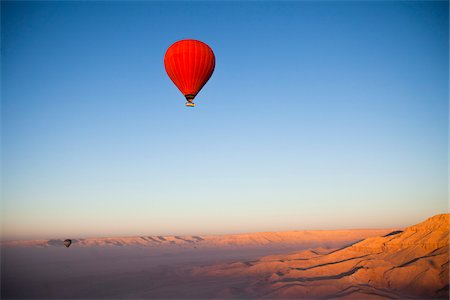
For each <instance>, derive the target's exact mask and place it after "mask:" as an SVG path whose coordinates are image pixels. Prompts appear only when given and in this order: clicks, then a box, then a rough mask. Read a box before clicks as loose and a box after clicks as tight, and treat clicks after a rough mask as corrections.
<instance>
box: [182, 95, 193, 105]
mask: <svg viewBox="0 0 450 300" xmlns="http://www.w3.org/2000/svg"><path fill="white" fill-rule="evenodd" d="M184 97H186V100H187V102H186V106H188V107H194V106H195V103H194V98H195V95H192V94H188V95H184Z"/></svg>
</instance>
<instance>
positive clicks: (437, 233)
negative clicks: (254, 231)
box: [192, 214, 449, 299]
mask: <svg viewBox="0 0 450 300" xmlns="http://www.w3.org/2000/svg"><path fill="white" fill-rule="evenodd" d="M448 241H449V215H448V214H442V215H437V216H434V217H432V218H429V219H428V220H426V221H424V222H422V223H420V224H417V225H414V226H411V227H407V228H406V229H405V230H404V231H394V232H392V233H390V234H386V235H384V236H380V237H372V238H367V239H365V240H363V241H361V242H358V243H355V244H353V245H351V246H348V247H345V248H342V249H337V250H334V251H329V250H328V251H327V250H326V249H318V250H317V251H314V250H308V251H303V252H299V253H294V254H290V255H278V256H268V257H264V258H261V259H259V260H257V261H249V262H236V263H232V264H225V265H216V266H209V267H202V268H196V269H194V270H193V271H192V274H193V275H194V276H205V277H208V278H211V277H222V278H230V279H232V280H233V282H234V285H233V286H232V287H227V289H224V290H223V291H221V292H220V293H219V294H218V296H219V297H227V298H228V297H243V298H250V297H257V298H307V299H311V298H340V299H341V298H342V299H362V298H364V299H385V298H391V299H392V298H394V299H398V298H401V299H404V298H420V299H437V298H442V299H448V297H449V248H448ZM239 279H241V280H242V281H241V284H239Z"/></svg>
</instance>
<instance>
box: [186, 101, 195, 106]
mask: <svg viewBox="0 0 450 300" xmlns="http://www.w3.org/2000/svg"><path fill="white" fill-rule="evenodd" d="M186 106H188V107H194V106H195V103H193V102H186Z"/></svg>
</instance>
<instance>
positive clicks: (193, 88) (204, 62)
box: [164, 40, 216, 107]
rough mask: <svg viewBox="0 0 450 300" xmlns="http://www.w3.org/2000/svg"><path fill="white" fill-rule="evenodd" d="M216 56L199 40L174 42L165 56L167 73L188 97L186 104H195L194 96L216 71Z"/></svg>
mask: <svg viewBox="0 0 450 300" xmlns="http://www.w3.org/2000/svg"><path fill="white" fill-rule="evenodd" d="M215 65H216V58H215V57H214V52H213V51H212V49H211V48H210V47H209V46H208V45H206V44H205V43H203V42H200V41H197V40H181V41H178V42H175V43H174V44H172V46H170V47H169V49H167V51H166V55H165V56H164V67H165V68H166V72H167V75H169V77H170V79H171V80H172V81H173V83H174V84H175V85H176V86H177V88H178V89H179V90H180V91H181V92H182V93H183V95H184V96H185V97H186V100H187V102H186V106H191V107H192V106H195V104H194V98H195V96H197V94H198V92H200V90H201V89H202V87H203V86H204V85H205V84H206V82H207V81H208V80H209V78H210V77H211V75H212V73H213V72H214V67H215Z"/></svg>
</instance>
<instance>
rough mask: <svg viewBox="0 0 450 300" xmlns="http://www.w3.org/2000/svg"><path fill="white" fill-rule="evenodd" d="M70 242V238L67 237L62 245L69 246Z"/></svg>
mask: <svg viewBox="0 0 450 300" xmlns="http://www.w3.org/2000/svg"><path fill="white" fill-rule="evenodd" d="M71 244H72V240H69V239H67V240H65V241H64V246H66V247H67V248H69V246H70V245H71Z"/></svg>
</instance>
